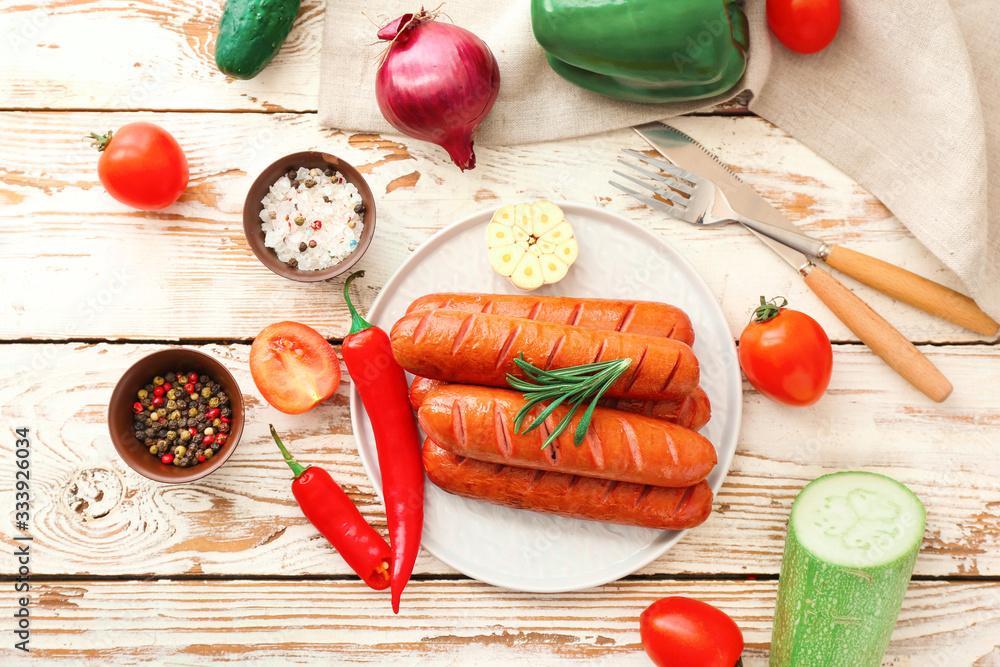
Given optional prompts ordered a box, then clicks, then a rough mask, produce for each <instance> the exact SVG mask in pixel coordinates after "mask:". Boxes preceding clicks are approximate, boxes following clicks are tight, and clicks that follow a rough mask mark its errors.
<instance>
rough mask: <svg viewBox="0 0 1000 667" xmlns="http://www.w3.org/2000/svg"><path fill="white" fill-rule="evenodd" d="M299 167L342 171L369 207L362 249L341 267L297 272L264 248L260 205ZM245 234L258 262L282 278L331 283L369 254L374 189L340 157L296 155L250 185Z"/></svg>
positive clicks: (373, 219) (275, 164) (373, 216)
mask: <svg viewBox="0 0 1000 667" xmlns="http://www.w3.org/2000/svg"><path fill="white" fill-rule="evenodd" d="M299 167H304V168H306V169H327V168H332V169H333V170H335V171H337V172H339V173H340V174H341V175H342V176H343V177H344V178H345V179H346V180H347V182H348V183H351V184H353V185H354V187H356V188H357V189H358V193H359V194H360V195H361V201H362V202H363V203H364V205H365V216H364V225H365V226H364V229H363V230H362V231H361V238H360V239H359V240H358V246H357V247H356V248H355V249H354V251H353V252H352V253H351V254H350V255H348V256H347V257H346V258H344V260H343V261H342V262H340V263H339V264H335V265H334V266H331V267H330V268H327V269H321V270H319V271H304V270H300V269H295V268H292V267H290V266H288V265H287V264H285V263H284V262H282V261H281V260H280V259H278V255H277V254H275V252H274V250H272V249H271V248H268V247H267V246H265V245H264V230H263V229H261V226H260V211H261V208H263V204H261V203H260V202H261V200H262V199H264V195H266V194H267V192H268V190H269V189H270V188H271V186H272V185H274V182H275V181H277V180H278V178H279V177H280V176H281V175H282V174H285V173H288V171H289V170H290V169H293V168H296V169H297V168H299ZM243 233H244V234H246V237H247V243H249V244H250V249H251V250H253V254H255V255H257V259H259V260H260V261H261V263H262V264H263V265H264V266H266V267H267V268H269V269H271V271H273V272H275V273H277V274H278V275H279V276H284V277H285V278H288V279H290V280H298V281H302V282H319V281H321V280H329V279H330V278H333V277H335V276H339V275H340V274H342V273H345V272H347V271H348V270H349V269H350V268H351V267H352V266H354V264H355V263H356V262H357V261H358V260H359V259H361V256H362V255H363V254H365V250H367V249H368V245H369V244H370V243H371V242H372V237H373V236H374V235H375V197H374V196H372V191H371V188H369V187H368V183H366V182H365V179H364V178H363V177H362V176H361V174H360V173H359V172H358V170H357V169H355V168H354V167H352V166H351V165H349V164H347V163H346V162H344V161H343V160H341V159H340V158H339V157H336V156H334V155H330V154H329V153H320V152H319V151H304V152H302V153H292V154H291V155H286V156H285V157H283V158H281V159H280V160H277V161H276V162H273V163H271V165H270V166H268V167H267V169H265V170H264V171H262V172H261V173H260V176H258V177H257V180H255V181H254V182H253V185H251V186H250V191H249V192H247V198H246V201H245V202H244V203H243Z"/></svg>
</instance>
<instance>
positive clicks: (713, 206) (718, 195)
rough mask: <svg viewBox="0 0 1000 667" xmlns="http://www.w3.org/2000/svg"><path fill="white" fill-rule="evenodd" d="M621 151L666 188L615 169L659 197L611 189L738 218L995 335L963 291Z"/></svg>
mask: <svg viewBox="0 0 1000 667" xmlns="http://www.w3.org/2000/svg"><path fill="white" fill-rule="evenodd" d="M625 153H626V154H627V155H630V156H632V157H634V158H636V159H638V160H640V161H642V162H644V163H646V164H648V165H650V166H653V167H656V168H657V169H659V170H662V172H664V174H665V175H664V174H657V173H654V172H652V171H649V170H648V169H643V168H642V167H639V166H637V165H634V164H632V163H630V162H626V161H625V160H618V162H619V163H620V164H622V165H625V166H627V167H629V168H630V169H633V170H634V171H635V172H637V173H640V174H642V175H643V176H645V177H646V178H648V179H652V180H653V181H655V182H656V183H659V184H661V185H663V186H665V188H664V187H656V186H654V185H651V184H650V183H649V182H648V181H646V180H642V179H639V178H636V177H635V176H632V175H629V174H625V173H622V172H620V171H615V173H616V174H618V175H619V176H621V177H622V178H626V179H628V180H629V181H630V182H632V183H634V184H636V185H638V186H640V187H642V188H646V189H647V190H649V191H651V192H652V193H654V194H655V195H658V196H659V197H660V199H657V198H654V197H650V196H648V195H645V194H642V193H641V192H636V191H635V190H632V189H631V188H627V187H625V186H623V185H621V184H619V183H615V182H613V181H612V185H614V186H615V187H617V188H619V189H620V190H622V191H624V192H627V193H628V194H630V195H632V196H633V197H635V198H636V199H638V200H640V201H642V202H643V203H645V204H647V205H649V206H652V207H653V208H656V209H659V210H661V211H664V212H666V213H668V214H670V215H672V216H674V217H676V218H679V219H681V220H684V221H686V222H690V223H693V224H696V225H706V226H708V225H716V224H722V223H726V222H732V221H737V222H740V223H742V224H743V225H744V226H746V227H749V228H750V229H752V230H754V231H755V232H757V233H758V234H763V235H764V236H767V237H768V238H771V239H773V240H775V241H777V242H779V243H781V244H783V245H785V246H787V247H789V248H792V249H793V250H796V251H798V252H801V253H804V254H806V255H810V256H812V257H816V258H818V259H821V260H823V261H824V262H826V264H827V265H829V266H832V267H833V268H835V269H838V270H839V271H841V272H842V273H845V274H847V275H849V276H851V277H852V278H854V279H855V280H858V281H859V282H862V283H864V284H865V285H868V286H869V287H872V288H874V289H876V290H878V291H879V292H882V293H883V294H887V295H888V296H891V297H892V298H894V299H896V300H898V301H902V302H903V303H907V304H909V305H911V306H914V307H915V308H919V309H920V310H922V311H924V312H925V313H930V314H931V315H934V316H935V317H940V318H941V319H944V320H947V321H949V322H952V323H954V324H957V325H959V326H962V327H965V328H966V329H970V330H972V331H975V332H976V333H978V334H981V335H984V336H989V337H993V336H996V335H997V330H998V329H1000V324H998V323H997V322H996V320H994V319H993V318H991V317H990V316H989V315H987V314H986V313H985V312H983V310H982V309H981V308H980V307H979V306H978V305H977V304H976V302H975V301H973V300H972V299H970V298H969V297H967V296H965V295H964V294H961V293H959V292H956V291H955V290H953V289H951V288H948V287H945V286H944V285H941V284H939V283H936V282H934V281H933V280H928V279H927V278H924V277H923V276H919V275H917V274H915V273H913V272H911V271H907V270H906V269H904V268H901V267H898V266H895V265H893V264H889V263H888V262H884V261H882V260H880V259H876V258H874V257H869V256H868V255H865V254H862V253H860V252H857V251H854V250H850V249H848V248H844V247H843V246H839V245H836V244H827V243H824V242H823V241H821V240H819V239H815V238H813V237H811V236H808V235H807V234H803V233H801V232H799V231H797V230H796V229H795V228H794V225H792V224H791V223H787V226H780V225H775V224H771V223H768V222H763V221H761V220H756V219H754V218H749V217H746V216H744V215H741V214H740V213H739V212H738V211H735V210H734V209H733V207H732V206H731V205H730V203H729V200H728V199H726V195H725V192H723V190H722V189H721V188H719V187H718V186H717V185H715V184H714V183H713V182H712V181H710V180H708V179H706V178H704V177H702V176H699V175H698V174H695V173H692V172H690V171H688V170H686V169H683V168H681V167H678V166H676V165H674V164H671V163H669V162H665V161H663V160H659V159H655V158H651V157H649V156H647V155H643V154H642V153H637V152H635V151H629V150H627V151H625ZM666 188H669V189H666ZM661 200H662V201H661ZM779 254H781V253H779Z"/></svg>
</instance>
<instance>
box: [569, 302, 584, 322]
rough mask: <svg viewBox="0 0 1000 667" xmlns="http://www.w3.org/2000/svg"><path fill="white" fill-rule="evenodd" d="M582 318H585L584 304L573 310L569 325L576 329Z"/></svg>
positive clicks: (579, 304) (577, 305)
mask: <svg viewBox="0 0 1000 667" xmlns="http://www.w3.org/2000/svg"><path fill="white" fill-rule="evenodd" d="M581 317H583V303H578V304H576V306H575V307H574V308H573V312H571V313H570V314H569V322H567V324H569V325H570V326H574V327H575V326H576V325H577V323H578V322H579V321H580V318H581Z"/></svg>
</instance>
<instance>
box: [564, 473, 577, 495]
mask: <svg viewBox="0 0 1000 667" xmlns="http://www.w3.org/2000/svg"><path fill="white" fill-rule="evenodd" d="M579 481H580V476H579V475H570V478H569V483H568V484H566V492H569V491H570V490H571V489H572V488H573V487H574V486H576V484H577V482H579Z"/></svg>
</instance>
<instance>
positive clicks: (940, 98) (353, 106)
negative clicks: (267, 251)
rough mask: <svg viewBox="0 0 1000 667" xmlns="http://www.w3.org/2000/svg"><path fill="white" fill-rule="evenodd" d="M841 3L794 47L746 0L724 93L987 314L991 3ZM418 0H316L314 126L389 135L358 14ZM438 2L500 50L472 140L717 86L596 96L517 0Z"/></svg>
mask: <svg viewBox="0 0 1000 667" xmlns="http://www.w3.org/2000/svg"><path fill="white" fill-rule="evenodd" d="M425 4H427V6H432V5H434V4H436V3H435V2H426V3H425ZM842 4H843V20H842V23H841V27H840V32H839V33H838V34H837V38H836V39H835V40H834V42H833V44H831V45H830V46H829V47H828V48H827V49H826V50H824V51H822V52H821V53H819V54H816V55H812V56H801V55H797V54H794V53H792V52H790V51H788V50H787V49H785V48H784V47H783V46H781V45H780V44H779V43H777V42H776V41H775V40H774V39H773V37H772V36H771V35H770V33H769V32H768V30H767V23H766V19H765V17H764V0H749V2H748V3H747V14H748V16H749V19H750V26H751V29H750V40H751V41H750V45H751V47H750V66H749V68H748V71H747V73H746V75H745V76H744V79H743V81H742V82H741V84H740V85H739V86H737V88H736V89H734V91H733V92H732V94H730V95H728V96H727V97H732V96H733V95H735V94H736V93H739V92H743V91H750V92H751V93H752V95H753V97H752V99H751V101H750V109H751V110H753V111H754V112H755V113H757V114H758V115H760V116H762V117H763V118H766V119H767V120H769V121H771V122H773V123H774V124H775V125H777V126H778V127H780V128H782V129H783V130H785V131H786V132H788V133H789V134H791V135H792V136H794V137H796V138H797V139H798V140H800V141H802V142H803V143H804V144H806V145H807V146H809V147H810V148H812V149H813V150H815V151H816V152H817V153H819V154H820V155H822V156H823V157H825V158H826V159H827V160H829V161H830V162H832V163H833V164H834V165H836V166H837V167H839V168H840V169H842V170H843V171H844V172H846V173H847V174H849V175H850V176H851V177H853V178H854V179H855V180H856V181H857V182H858V183H860V184H861V185H862V186H864V187H865V188H867V189H868V190H869V191H870V192H871V193H872V194H873V195H875V196H876V197H878V198H879V199H880V200H882V201H883V202H884V203H885V204H886V206H888V207H889V209H890V210H891V211H892V212H893V213H894V214H895V215H896V217H898V218H899V219H900V220H901V221H902V222H903V223H904V224H905V225H906V226H907V227H908V228H909V229H910V230H911V231H912V232H913V234H914V235H915V236H916V237H917V238H918V239H919V240H920V241H921V242H922V243H923V244H924V245H926V246H927V247H928V248H929V249H930V250H931V251H932V252H933V253H934V254H935V255H937V256H938V257H939V258H940V259H941V260H942V261H943V262H944V263H945V264H946V265H947V266H948V267H949V268H951V269H952V270H953V271H954V272H955V273H956V274H958V276H959V278H961V279H962V281H963V282H964V283H965V285H966V287H967V291H968V292H969V294H970V295H971V296H973V297H974V298H975V299H976V300H977V301H978V302H979V304H980V306H981V307H982V308H983V309H984V310H986V311H987V312H988V313H990V314H991V315H992V316H993V317H994V318H996V319H1000V206H998V204H1000V46H998V45H1000V2H998V0H950V2H949V1H948V0H920V1H919V2H912V1H910V2H897V1H892V0H875V1H873V0H842ZM419 8H420V2H419V0H415V1H414V0H405V1H404V0H381V1H374V0H327V6H326V25H325V33H324V38H323V54H322V58H323V62H322V75H321V81H320V92H319V114H320V122H321V123H323V124H324V125H327V126H330V127H336V128H340V129H350V130H368V131H378V132H393V130H392V129H391V128H390V127H389V125H388V124H387V123H386V122H385V120H384V119H383V118H382V115H381V114H380V113H379V110H378V106H377V104H376V102H375V90H374V88H375V83H374V82H375V69H376V67H377V62H378V55H379V53H380V52H381V50H382V45H381V44H380V43H378V42H377V40H376V39H375V32H376V28H375V27H374V26H373V25H372V22H371V20H370V19H374V20H378V19H379V18H382V19H388V18H395V17H397V16H399V15H401V14H404V13H406V12H412V11H415V10H416V9H419ZM444 9H445V11H447V14H448V16H449V17H450V18H451V19H452V20H453V21H454V22H455V23H456V24H457V25H461V26H463V27H465V28H468V29H470V30H472V31H473V32H475V33H476V34H477V35H479V36H480V37H481V38H483V39H484V40H485V41H486V43H487V44H489V46H490V49H491V50H492V51H493V53H494V54H495V55H496V57H497V60H498V61H499V63H500V74H501V80H502V84H501V87H500V96H499V97H498V99H497V103H496V105H495V106H494V108H493V111H492V112H491V113H490V115H489V117H488V118H487V119H486V122H485V123H484V124H483V128H482V132H481V133H480V135H479V136H478V137H477V139H476V141H477V143H481V144H490V143H493V144H517V143H529V142H534V141H544V140H550V139H559V138H564V137H571V136H580V135H584V134H592V133H595V132H603V131H606V130H611V129H617V128H622V127H627V126H629V125H633V124H636V123H641V122H646V121H650V120H658V119H663V118H667V117H670V116H674V115H677V114H682V113H686V112H688V111H693V110H695V109H700V108H704V107H706V106H711V105H713V104H715V103H717V102H719V101H722V99H723V98H720V99H715V100H703V101H701V102H690V103H684V104H664V105H641V104H629V103H624V102H618V101H616V100H610V99H607V98H604V97H600V96H598V95H594V94H591V93H588V92H586V91H583V90H580V89H578V88H576V87H574V86H572V85H570V84H568V83H566V82H565V81H563V80H562V79H560V78H559V77H558V76H556V75H555V74H554V73H553V72H552V71H551V70H550V69H549V67H548V65H547V64H546V62H545V57H544V53H543V52H542V50H541V48H540V47H539V46H538V44H537V43H536V42H535V40H534V37H533V36H532V33H531V19H530V11H529V9H530V0H509V1H507V2H503V1H502V0H449V2H448V3H447V5H446V6H445V7H444ZM552 100H558V101H559V102H558V104H554V103H553V102H552ZM990 203H992V206H990V205H989V204H990Z"/></svg>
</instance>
